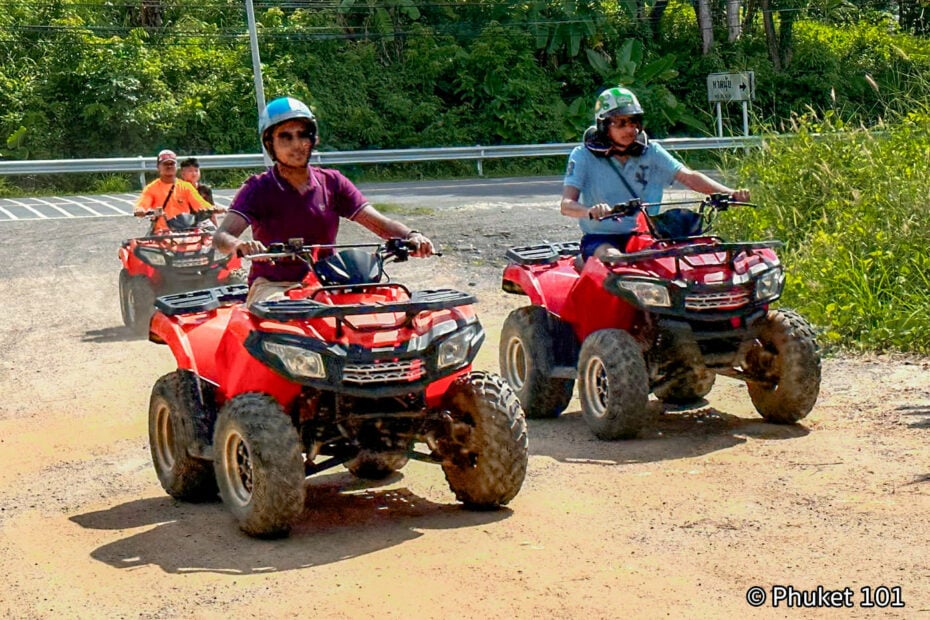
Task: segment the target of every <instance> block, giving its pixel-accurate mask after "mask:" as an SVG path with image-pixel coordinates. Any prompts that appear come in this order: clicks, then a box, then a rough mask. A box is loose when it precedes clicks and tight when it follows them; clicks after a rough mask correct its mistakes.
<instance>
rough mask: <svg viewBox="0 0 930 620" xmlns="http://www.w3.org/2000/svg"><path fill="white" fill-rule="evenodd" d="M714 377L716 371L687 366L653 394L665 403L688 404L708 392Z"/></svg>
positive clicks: (715, 376) (696, 400)
mask: <svg viewBox="0 0 930 620" xmlns="http://www.w3.org/2000/svg"><path fill="white" fill-rule="evenodd" d="M716 379H717V375H716V373H714V372H713V371H711V370H707V369H706V368H700V369H697V368H688V369H687V370H685V371H684V372H682V373H680V374H679V375H678V376H676V377H675V378H674V379H672V380H671V381H670V382H668V383H666V384H665V385H664V386H662V387H661V388H660V389H657V390H656V391H655V395H656V398H658V399H659V400H661V401H662V402H665V403H671V404H673V405H690V404H692V403H696V402H698V401H699V400H701V399H702V398H704V397H705V396H707V395H708V394H710V391H711V390H712V389H713V387H714V381H715V380H716Z"/></svg>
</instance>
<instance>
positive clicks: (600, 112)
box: [594, 86, 643, 130]
mask: <svg viewBox="0 0 930 620" xmlns="http://www.w3.org/2000/svg"><path fill="white" fill-rule="evenodd" d="M614 115H622V116H640V117H641V116H642V115H643V106H641V105H639V99H637V98H636V95H634V94H633V91H631V90H630V89H628V88H624V87H622V86H614V87H613V88H608V89H607V90H605V91H603V92H602V93H601V94H600V95H598V96H597V103H596V104H595V105H594V122H595V123H596V124H597V127H598V129H599V130H603V128H604V121H605V120H606V119H607V118H608V117H610V116H614Z"/></svg>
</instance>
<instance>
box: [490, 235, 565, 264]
mask: <svg viewBox="0 0 930 620" xmlns="http://www.w3.org/2000/svg"><path fill="white" fill-rule="evenodd" d="M576 254H581V243H580V242H578V241H562V242H560V243H540V244H538V245H521V246H517V247H514V248H509V249H508V250H507V258H508V259H510V261H512V262H514V263H517V264H519V265H547V264H550V263H554V262H556V261H557V260H559V259H560V258H562V257H563V256H574V255H576Z"/></svg>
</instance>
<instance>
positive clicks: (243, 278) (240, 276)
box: [222, 267, 249, 286]
mask: <svg viewBox="0 0 930 620" xmlns="http://www.w3.org/2000/svg"><path fill="white" fill-rule="evenodd" d="M248 282H249V270H248V269H246V268H245V267H240V268H239V269H233V270H232V271H230V272H229V276H228V277H227V278H226V281H225V282H222V284H223V285H224V286H232V285H233V284H248Z"/></svg>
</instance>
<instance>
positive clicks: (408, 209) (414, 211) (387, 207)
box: [371, 202, 436, 215]
mask: <svg viewBox="0 0 930 620" xmlns="http://www.w3.org/2000/svg"><path fill="white" fill-rule="evenodd" d="M371 206H373V207H374V208H375V210H377V211H378V212H379V213H383V214H385V215H390V214H400V215H433V214H434V213H435V212H436V210H435V209H432V208H430V207H413V206H410V205H400V204H395V203H391V202H375V203H372V205H371Z"/></svg>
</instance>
